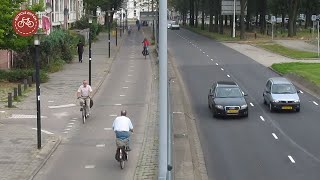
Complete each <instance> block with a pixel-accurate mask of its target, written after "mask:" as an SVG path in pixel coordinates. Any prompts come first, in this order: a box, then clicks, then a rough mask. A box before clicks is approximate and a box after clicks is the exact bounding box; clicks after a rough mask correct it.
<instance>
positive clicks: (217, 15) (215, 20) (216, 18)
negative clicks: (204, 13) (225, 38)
mask: <svg viewBox="0 0 320 180" xmlns="http://www.w3.org/2000/svg"><path fill="white" fill-rule="evenodd" d="M213 32H216V33H218V32H219V14H218V12H217V11H216V12H215V13H214V28H213Z"/></svg>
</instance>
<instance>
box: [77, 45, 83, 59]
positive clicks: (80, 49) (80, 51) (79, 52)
mask: <svg viewBox="0 0 320 180" xmlns="http://www.w3.org/2000/svg"><path fill="white" fill-rule="evenodd" d="M83 46H84V45H83V43H82V42H81V40H80V41H79V43H78V44H77V48H78V56H79V62H80V63H82V54H83Z"/></svg>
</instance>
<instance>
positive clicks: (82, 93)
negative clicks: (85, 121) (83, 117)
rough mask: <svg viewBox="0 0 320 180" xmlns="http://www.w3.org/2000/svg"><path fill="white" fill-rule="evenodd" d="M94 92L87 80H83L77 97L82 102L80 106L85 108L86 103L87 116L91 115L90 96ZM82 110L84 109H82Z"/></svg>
mask: <svg viewBox="0 0 320 180" xmlns="http://www.w3.org/2000/svg"><path fill="white" fill-rule="evenodd" d="M91 92H92V88H91V86H90V85H89V84H88V82H87V81H86V80H83V82H82V85H81V86H80V87H79V89H78V91H77V97H78V99H79V101H80V106H81V107H82V106H83V103H84V102H86V112H87V116H89V114H90V95H91ZM81 110H82V109H81Z"/></svg>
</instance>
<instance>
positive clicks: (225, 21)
mask: <svg viewBox="0 0 320 180" xmlns="http://www.w3.org/2000/svg"><path fill="white" fill-rule="evenodd" d="M224 26H225V27H227V26H228V16H224Z"/></svg>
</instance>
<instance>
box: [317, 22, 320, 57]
mask: <svg viewBox="0 0 320 180" xmlns="http://www.w3.org/2000/svg"><path fill="white" fill-rule="evenodd" d="M317 22H318V57H319V48H320V47H319V19H318V21H317Z"/></svg>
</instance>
